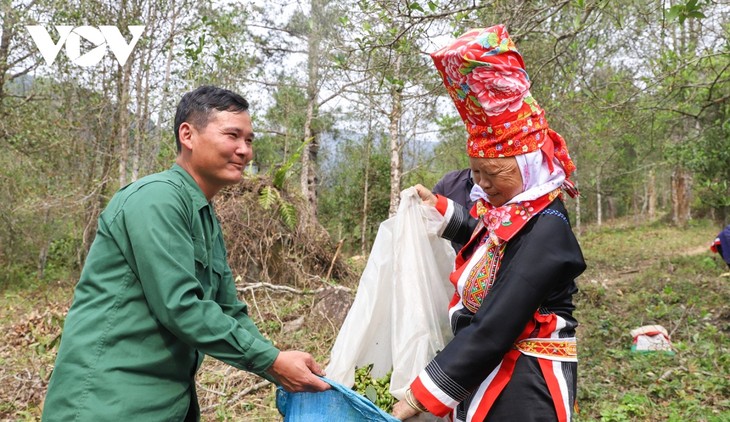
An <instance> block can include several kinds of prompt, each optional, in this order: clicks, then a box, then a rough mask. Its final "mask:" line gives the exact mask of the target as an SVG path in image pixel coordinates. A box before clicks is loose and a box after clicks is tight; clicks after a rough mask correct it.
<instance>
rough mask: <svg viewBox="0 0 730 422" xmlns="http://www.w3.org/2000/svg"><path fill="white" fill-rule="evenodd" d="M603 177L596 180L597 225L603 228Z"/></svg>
mask: <svg viewBox="0 0 730 422" xmlns="http://www.w3.org/2000/svg"><path fill="white" fill-rule="evenodd" d="M601 202H602V198H601V177H600V176H599V177H597V178H596V224H598V227H601V224H602V223H603V221H602V220H603V207H602V206H601Z"/></svg>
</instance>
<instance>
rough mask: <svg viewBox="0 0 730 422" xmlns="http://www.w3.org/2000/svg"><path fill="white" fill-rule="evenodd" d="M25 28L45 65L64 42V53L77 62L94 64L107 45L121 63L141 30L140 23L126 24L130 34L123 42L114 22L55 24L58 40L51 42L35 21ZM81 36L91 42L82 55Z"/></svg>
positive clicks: (51, 61) (122, 63) (142, 26)
mask: <svg viewBox="0 0 730 422" xmlns="http://www.w3.org/2000/svg"><path fill="white" fill-rule="evenodd" d="M26 28H27V29H28V32H30V36H31V37H33V41H34V42H35V45H36V46H37V47H38V50H40V52H41V54H42V55H43V58H44V59H45V60H46V64H47V65H49V66H50V65H52V64H53V62H54V61H56V56H58V52H59V51H61V47H63V46H64V44H65V45H66V57H68V59H69V60H71V62H72V63H74V64H76V65H78V66H84V67H88V66H94V65H97V64H98V63H99V62H100V61H101V60H102V59H103V58H104V54H106V47H107V46H109V49H110V50H111V51H112V54H114V57H115V58H116V59H117V61H118V62H119V64H120V65H121V66H124V63H126V62H127V59H128V58H129V55H130V54H131V53H132V49H134V46H135V45H137V41H139V37H141V36H142V33H143V32H144V25H134V26H128V27H127V28H129V32H130V33H131V34H132V41H131V42H129V44H127V40H125V39H124V36H122V33H121V32H120V31H119V28H117V27H116V26H100V27H98V28H96V27H93V26H77V27H75V28H74V27H73V26H66V25H57V26H55V28H56V31H58V35H59V37H58V42H55V43H54V42H53V40H52V39H51V35H50V34H49V33H48V31H46V28H44V27H42V26H39V25H32V26H26ZM82 38H83V39H85V40H87V41H88V42H90V43H92V44H94V48H93V49H91V50H89V51H87V52H86V53H84V54H83V55H82V54H81V39H82Z"/></svg>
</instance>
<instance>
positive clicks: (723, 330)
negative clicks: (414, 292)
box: [0, 221, 730, 421]
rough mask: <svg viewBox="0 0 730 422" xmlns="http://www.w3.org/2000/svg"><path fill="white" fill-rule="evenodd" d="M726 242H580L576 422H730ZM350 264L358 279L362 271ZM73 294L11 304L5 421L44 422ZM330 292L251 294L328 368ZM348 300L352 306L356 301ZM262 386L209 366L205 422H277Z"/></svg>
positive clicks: (32, 289)
mask: <svg viewBox="0 0 730 422" xmlns="http://www.w3.org/2000/svg"><path fill="white" fill-rule="evenodd" d="M717 230H718V227H717V226H716V225H713V224H711V223H709V222H706V221H695V222H693V223H692V224H691V225H690V226H689V227H686V228H683V229H675V228H671V227H667V226H665V225H663V224H658V223H657V224H651V225H637V224H636V223H635V222H633V221H625V222H614V223H612V224H610V225H606V226H604V227H602V228H600V229H597V228H591V229H589V230H588V231H587V232H586V233H585V234H583V235H582V236H581V238H580V241H581V244H582V246H583V249H584V253H585V257H586V260H587V262H588V266H589V267H588V270H587V271H586V273H585V274H584V275H583V276H582V277H581V278H580V279H579V280H578V283H579V287H580V290H581V291H580V293H579V294H578V296H577V298H576V305H577V307H578V310H577V312H576V314H577V317H578V318H579V320H580V322H581V327H580V328H579V336H580V338H579V356H580V366H579V378H580V381H579V397H578V400H579V407H580V413H579V416H578V418H577V420H578V421H592V420H601V421H633V420H641V421H643V420H650V421H654V420H656V421H659V420H661V421H664V420H676V421H685V420H692V421H720V420H728V419H730V400H729V399H728V397H730V381H729V380H728V376H727V374H728V373H730V359H728V356H730V338H729V337H728V334H729V333H730V305H729V304H728V298H730V277H728V274H727V267H726V266H725V264H724V263H722V262H721V261H720V259H719V258H718V257H717V256H715V255H713V254H711V253H710V252H709V249H708V248H707V245H708V244H709V242H710V241H711V239H712V238H713V236H714V235H715V234H716V232H717ZM350 262H351V265H352V266H353V267H354V268H353V269H354V271H356V272H358V271H360V269H361V267H362V262H359V263H356V262H354V261H353V260H350ZM358 268H360V269H358ZM73 283H74V280H57V281H53V282H48V283H44V284H38V283H35V284H32V285H28V286H27V287H25V288H23V289H19V288H8V289H6V290H4V291H3V292H2V296H1V297H0V329H2V331H3V333H5V334H4V338H5V339H6V340H5V341H3V344H2V346H0V381H1V382H0V419H2V420H38V419H39V416H40V406H41V403H42V398H43V395H44V392H45V388H46V384H47V380H48V377H49V375H50V372H51V369H52V365H53V359H54V356H55V352H56V348H57V341H58V337H59V333H60V327H61V326H62V321H63V318H64V315H65V312H66V310H67V308H68V305H69V304H70V301H71V298H72V293H73ZM315 283H316V282H315ZM322 286H324V284H322V283H321V282H320V285H319V286H317V285H316V284H312V285H305V286H298V287H297V288H292V289H290V290H274V289H270V288H265V286H259V287H256V288H247V289H245V292H244V293H243V294H244V297H245V299H246V301H247V302H248V303H249V305H250V306H251V309H252V315H253V316H254V318H255V319H256V320H257V321H258V324H259V327H261V329H262V330H263V331H265V332H266V333H267V334H268V335H269V336H270V337H271V338H272V339H273V340H274V341H275V342H276V343H277V345H278V346H279V347H282V348H298V349H302V350H307V351H309V352H311V353H313V354H314V355H315V356H316V357H317V358H318V360H319V361H320V362H324V361H325V360H326V359H327V355H328V353H329V349H330V347H331V345H332V343H333V341H334V338H335V336H336V333H337V328H338V324H337V322H336V321H333V320H332V319H327V318H325V317H323V316H321V313H318V312H312V308H313V306H314V305H315V304H316V303H318V302H319V301H318V299H317V297H318V296H317V294H315V291H316V290H317V289H318V287H322ZM341 292H344V293H345V294H344V299H342V298H340V300H342V301H345V302H346V300H347V296H348V295H351V293H350V294H347V291H346V290H345V289H341ZM340 296H343V295H340ZM302 317H303V318H302ZM645 324H659V325H662V326H664V327H665V328H666V329H667V330H668V331H669V332H670V333H671V335H672V343H673V346H674V348H675V351H676V353H675V354H674V355H665V354H637V353H632V352H631V351H630V346H631V337H630V335H629V331H630V330H631V329H632V328H635V327H638V326H641V325H645ZM260 381H261V379H259V378H257V377H254V376H250V375H248V374H246V373H242V372H240V371H237V370H235V369H232V368H230V367H228V366H225V365H223V364H220V363H218V362H216V361H214V360H212V359H207V360H206V362H205V363H204V368H203V370H202V372H201V374H200V376H199V378H198V389H199V395H200V401H201V406H202V408H203V412H204V418H203V419H204V420H207V421H214V420H220V421H224V420H229V421H243V420H245V421H252V420H261V421H272V420H278V419H279V416H278V413H277V412H276V410H275V407H274V389H273V387H272V386H271V385H270V384H266V383H261V382H260Z"/></svg>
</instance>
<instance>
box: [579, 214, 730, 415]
mask: <svg viewBox="0 0 730 422" xmlns="http://www.w3.org/2000/svg"><path fill="white" fill-rule="evenodd" d="M716 230H717V229H716V227H715V226H714V225H712V224H710V223H709V222H706V221H702V222H698V224H694V225H692V226H691V227H685V228H682V229H677V228H670V227H666V226H664V225H658V224H654V225H650V226H649V225H631V226H626V227H616V228H604V229H601V230H598V231H595V232H591V233H589V234H587V235H586V236H583V237H581V245H582V247H583V251H584V253H585V256H586V262H587V263H588V271H587V272H586V274H584V276H582V277H581V278H580V279H579V280H578V286H579V289H580V292H579V294H578V295H577V296H576V307H577V310H576V317H577V319H578V320H579V322H580V323H581V326H580V327H579V329H578V337H579V355H580V363H579V365H580V370H579V372H578V374H579V375H578V376H579V382H578V405H579V407H580V412H579V414H578V416H577V418H576V420H577V421H590V420H596V419H599V418H600V420H610V421H633V420H677V421H679V420H724V418H727V417H728V416H730V402H728V401H727V399H726V398H725V397H726V392H727V391H728V388H730V381H728V380H727V379H726V378H727V377H726V376H724V374H727V373H728V371H729V370H730V360H728V359H726V358H724V356H725V355H727V353H728V351H729V350H730V340H728V337H727V332H728V330H730V324H729V321H728V319H727V318H728V315H727V306H726V304H725V299H724V298H725V297H727V295H728V294H730V290H729V289H730V287H729V286H728V284H727V279H726V278H723V277H720V276H721V274H722V272H723V271H726V268H727V267H725V266H724V264H723V263H721V262H719V261H716V260H715V259H713V258H715V257H714V256H712V254H711V253H710V252H709V248H707V247H705V246H702V247H701V248H700V247H699V245H707V244H708V242H709V241H708V239H711V238H712V237H713V236H714V234H715V233H716ZM633 269H640V271H636V272H634V271H632V270H633ZM646 324H659V325H662V326H664V327H665V328H667V330H668V331H669V332H670V334H671V337H672V344H673V346H674V349H675V352H676V353H675V354H673V355H669V354H663V353H633V352H631V351H630V347H631V340H632V339H631V337H630V335H629V331H630V330H631V329H633V328H636V327H638V326H641V325H646Z"/></svg>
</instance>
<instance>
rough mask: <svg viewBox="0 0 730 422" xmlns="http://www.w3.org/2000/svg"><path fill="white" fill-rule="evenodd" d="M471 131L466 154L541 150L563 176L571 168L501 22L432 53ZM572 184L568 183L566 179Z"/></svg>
mask: <svg viewBox="0 0 730 422" xmlns="http://www.w3.org/2000/svg"><path fill="white" fill-rule="evenodd" d="M431 58H433V61H434V64H435V65H436V69H438V71H439V73H440V74H441V77H442V78H443V80H444V85H445V86H446V90H447V91H448V93H449V95H450V96H451V98H452V99H453V100H454V104H455V105H456V109H457V110H458V111H459V114H460V115H461V119H462V120H463V121H464V123H465V124H466V129H467V131H468V132H469V140H468V141H467V153H468V154H469V156H470V157H476V158H489V157H513V156H516V155H521V154H526V153H528V152H532V151H537V150H538V149H541V150H542V151H543V153H545V155H546V157H547V158H548V159H547V160H546V161H547V163H548V165H549V166H550V170H551V171H552V169H553V158H557V159H558V162H560V164H561V166H562V167H563V170H564V171H565V176H566V179H567V178H568V177H570V174H571V173H572V172H573V171H574V170H575V164H573V161H572V160H571V159H570V155H569V154H568V147H567V145H566V143H565V140H563V138H562V137H561V136H560V135H558V134H557V133H556V132H555V131H553V130H552V129H550V127H549V126H548V122H547V120H546V119H545V111H544V110H543V109H542V108H540V106H539V105H538V104H537V101H535V99H534V98H532V95H530V78H529V76H528V75H527V72H525V64H524V62H523V61H522V56H521V55H520V53H519V52H518V51H517V47H515V44H514V42H512V40H511V39H510V37H509V34H508V33H507V30H506V29H505V28H504V25H496V26H492V27H490V28H484V29H472V30H470V31H468V32H467V33H465V34H464V35H462V36H461V37H459V38H457V39H456V41H454V42H453V43H452V44H451V45H448V46H446V47H444V48H442V49H440V50H438V51H436V52H434V53H432V54H431ZM568 183H570V182H568Z"/></svg>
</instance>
